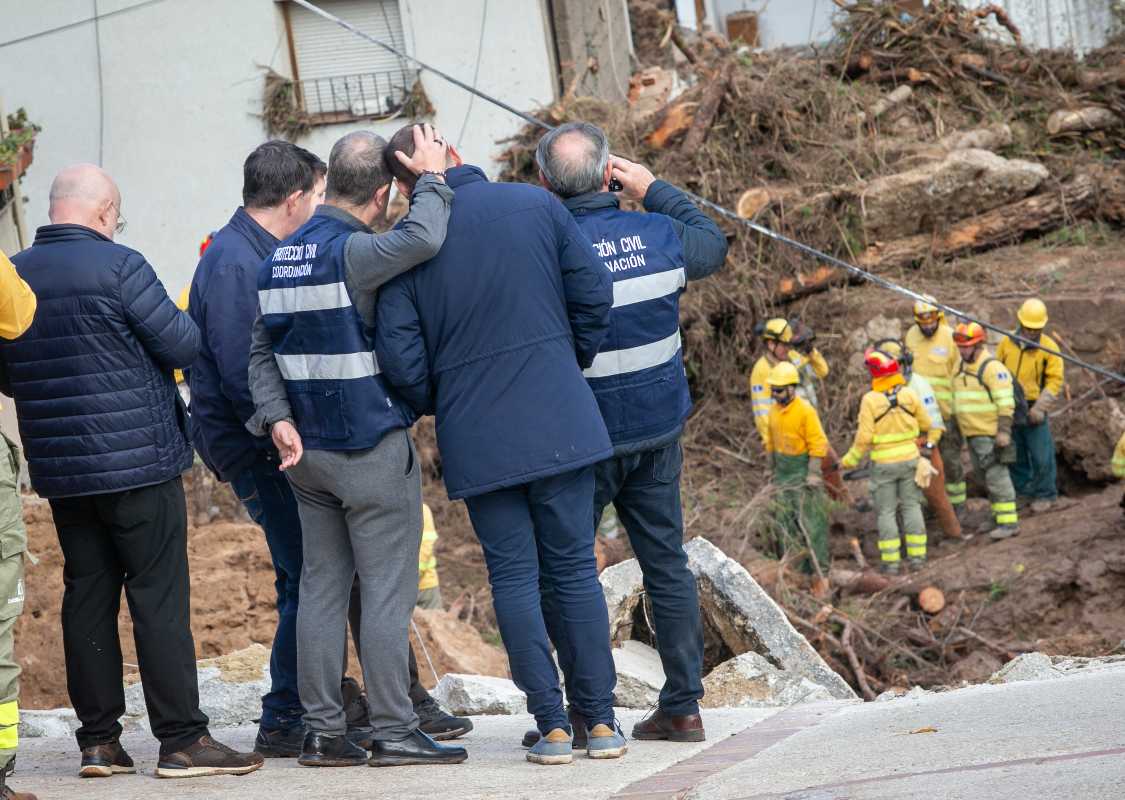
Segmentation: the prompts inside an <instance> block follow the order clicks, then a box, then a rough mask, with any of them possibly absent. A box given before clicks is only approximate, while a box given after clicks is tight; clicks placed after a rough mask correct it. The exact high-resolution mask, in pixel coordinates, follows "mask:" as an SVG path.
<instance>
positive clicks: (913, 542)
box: [905, 533, 926, 558]
mask: <svg viewBox="0 0 1125 800" xmlns="http://www.w3.org/2000/svg"><path fill="white" fill-rule="evenodd" d="M905 538H906V555H908V556H909V557H910V558H923V557H925V555H926V534H924V533H908V534H906V537H905Z"/></svg>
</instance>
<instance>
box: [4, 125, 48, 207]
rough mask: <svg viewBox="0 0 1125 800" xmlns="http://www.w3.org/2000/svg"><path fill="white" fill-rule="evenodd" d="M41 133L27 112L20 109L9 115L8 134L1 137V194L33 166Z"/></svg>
mask: <svg viewBox="0 0 1125 800" xmlns="http://www.w3.org/2000/svg"><path fill="white" fill-rule="evenodd" d="M39 131H40V127H39V126H38V125H35V124H34V123H32V122H31V121H29V120H28V118H27V111H26V110H24V109H22V108H20V109H18V110H16V111H15V113H12V114H9V115H8V133H7V135H0V192H2V191H3V190H5V189H7V188H8V187H9V186H11V185H12V183H14V182H15V181H16V180H18V179H19V177H20V176H21V175H23V174H24V172H26V171H27V168H28V167H29V166H30V165H31V161H32V158H33V157H34V151H35V136H36V134H38V133H39Z"/></svg>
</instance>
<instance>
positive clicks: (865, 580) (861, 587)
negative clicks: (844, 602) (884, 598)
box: [829, 567, 891, 594]
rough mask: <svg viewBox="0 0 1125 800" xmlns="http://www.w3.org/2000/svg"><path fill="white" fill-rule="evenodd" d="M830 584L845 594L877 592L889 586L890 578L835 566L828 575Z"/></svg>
mask: <svg viewBox="0 0 1125 800" xmlns="http://www.w3.org/2000/svg"><path fill="white" fill-rule="evenodd" d="M829 577H830V578H831V580H832V585H833V586H835V587H836V588H838V589H839V590H840V591H842V592H844V593H845V594H877V593H878V592H882V591H885V590H887V589H889V588H890V586H891V579H890V578H888V577H887V576H886V575H880V574H879V573H877V572H872V571H870V570H864V571H862V572H857V571H855V570H849V569H840V568H839V567H836V568H835V569H833V570H832V573H831V575H830V576H829Z"/></svg>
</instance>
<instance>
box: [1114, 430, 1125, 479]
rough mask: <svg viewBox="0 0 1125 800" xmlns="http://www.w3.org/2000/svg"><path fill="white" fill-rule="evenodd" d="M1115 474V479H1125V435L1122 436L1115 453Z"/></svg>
mask: <svg viewBox="0 0 1125 800" xmlns="http://www.w3.org/2000/svg"><path fill="white" fill-rule="evenodd" d="M1113 474H1114V476H1115V477H1118V478H1125V433H1123V434H1121V438H1120V439H1118V440H1117V447H1116V448H1115V449H1114V451H1113Z"/></svg>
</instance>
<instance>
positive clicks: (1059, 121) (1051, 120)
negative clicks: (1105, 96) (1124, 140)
mask: <svg viewBox="0 0 1125 800" xmlns="http://www.w3.org/2000/svg"><path fill="white" fill-rule="evenodd" d="M1120 124H1121V117H1119V116H1117V114H1115V113H1114V112H1112V111H1110V110H1109V109H1108V108H1103V107H1102V106H1087V107H1086V108H1079V109H1077V110H1072V111H1067V110H1059V111H1055V112H1054V113H1052V114H1051V116H1049V117H1047V133H1049V134H1050V135H1051V136H1058V135H1059V134H1060V133H1073V132H1082V131H1100V130H1105V129H1107V128H1116V127H1117V126H1118V125H1120Z"/></svg>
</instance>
